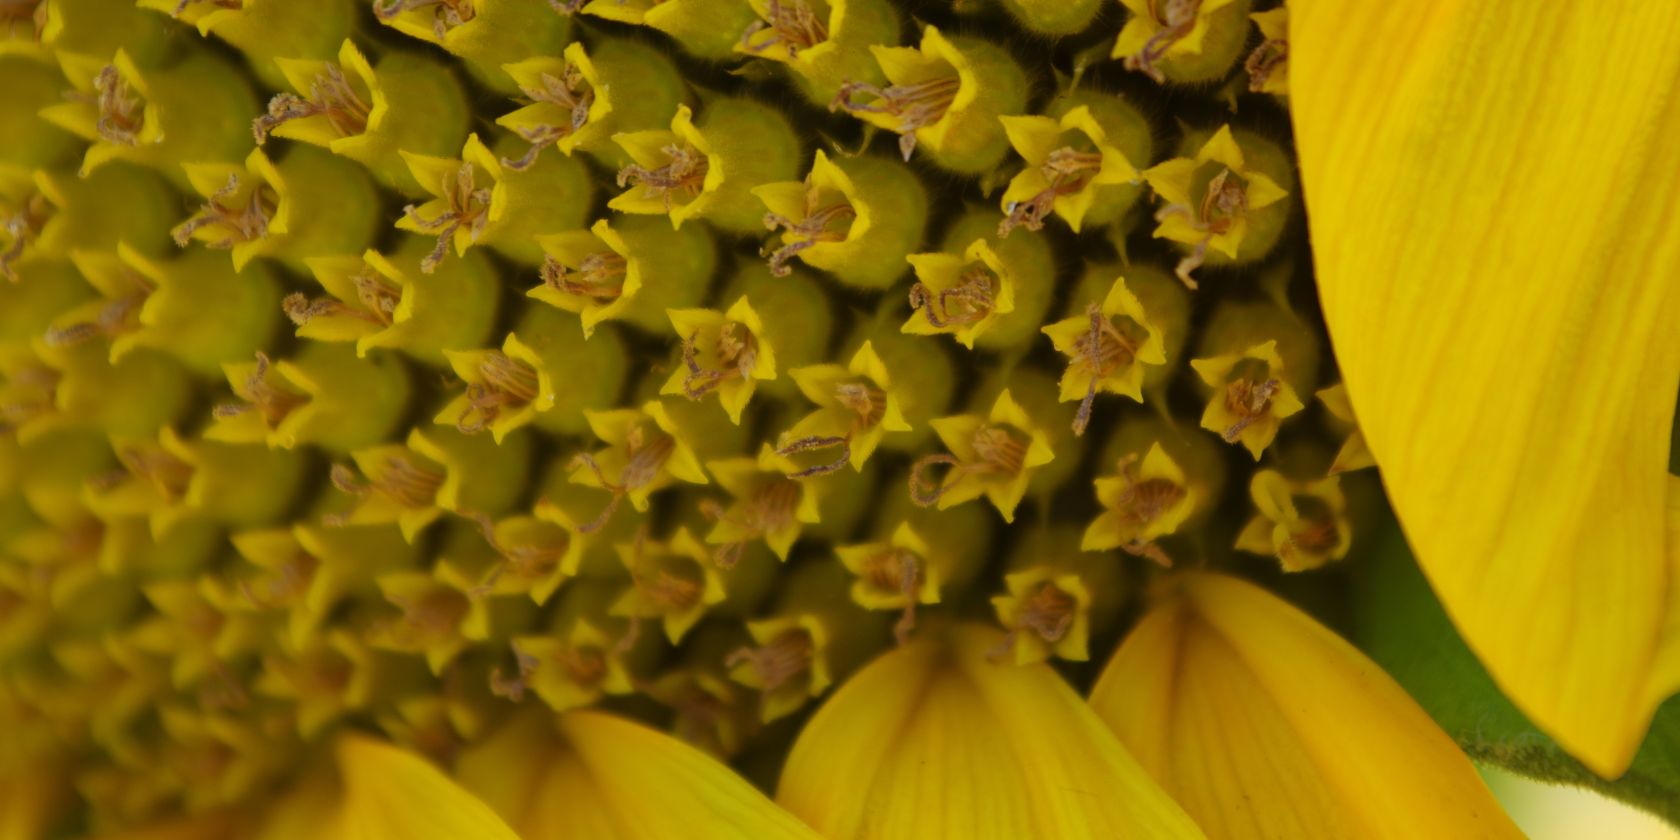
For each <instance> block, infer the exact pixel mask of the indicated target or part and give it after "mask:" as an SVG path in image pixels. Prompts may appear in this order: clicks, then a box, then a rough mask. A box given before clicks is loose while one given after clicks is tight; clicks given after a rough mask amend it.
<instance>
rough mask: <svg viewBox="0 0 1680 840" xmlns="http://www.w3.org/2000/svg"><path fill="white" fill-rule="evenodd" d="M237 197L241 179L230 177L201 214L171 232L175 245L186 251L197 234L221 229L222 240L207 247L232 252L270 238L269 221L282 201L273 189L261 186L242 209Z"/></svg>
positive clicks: (200, 209) (249, 197)
mask: <svg viewBox="0 0 1680 840" xmlns="http://www.w3.org/2000/svg"><path fill="white" fill-rule="evenodd" d="M238 195H239V176H238V175H229V176H228V179H227V183H225V184H223V185H222V188H221V189H219V190H216V191H215V192H214V193H211V195H210V198H209V199H208V200H206V201H205V202H204V205H203V206H202V207H200V208H199V211H198V213H196V214H195V215H193V217H192V218H190V219H188V220H186V221H185V222H182V223H181V224H179V225H176V227H175V230H174V231H172V235H173V236H174V237H175V244H176V245H180V246H182V247H186V245H187V243H189V242H191V241H192V235H193V234H194V233H196V232H198V231H199V230H202V229H204V228H207V227H216V228H219V229H220V230H222V231H223V234H224V235H223V237H222V238H221V239H217V240H215V241H212V242H209V243H206V244H207V246H208V247H211V248H221V249H226V248H232V247H233V246H235V245H238V244H239V243H241V242H251V241H254V240H257V239H261V238H263V237H264V236H267V235H268V223H269V217H270V216H272V215H273V214H274V211H275V208H276V206H277V204H278V201H279V199H278V198H277V197H276V196H275V195H274V190H273V188H271V187H269V186H268V185H267V184H259V185H258V186H257V187H256V188H255V189H252V190H251V194H250V195H249V196H248V197H247V198H246V200H245V202H244V203H243V204H242V205H241V204H239V203H238V202H237V201H236V200H235V198H236V196H238Z"/></svg>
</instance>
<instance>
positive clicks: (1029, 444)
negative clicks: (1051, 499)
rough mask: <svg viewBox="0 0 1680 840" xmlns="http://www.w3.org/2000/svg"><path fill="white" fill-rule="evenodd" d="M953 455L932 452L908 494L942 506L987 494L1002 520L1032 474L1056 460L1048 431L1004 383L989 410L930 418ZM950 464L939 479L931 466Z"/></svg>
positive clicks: (916, 470)
mask: <svg viewBox="0 0 1680 840" xmlns="http://www.w3.org/2000/svg"><path fill="white" fill-rule="evenodd" d="M929 424H930V425H931V426H932V427H933V430H934V432H935V433H936V434H938V435H939V439H940V441H941V442H942V443H943V444H944V445H945V448H946V449H948V450H949V453H950V454H945V455H929V456H926V457H924V458H922V459H921V460H919V461H917V462H916V464H915V466H914V467H912V468H911V472H910V498H911V499H912V500H914V501H915V502H916V504H918V505H922V506H924V507H926V506H931V505H935V504H937V505H938V506H939V508H940V510H944V509H945V508H948V507H951V506H952V505H957V504H961V503H963V502H966V501H970V500H972V499H975V498H978V497H980V496H982V495H984V496H985V497H986V498H987V499H988V500H989V501H990V502H991V503H992V505H993V506H994V507H996V508H997V509H998V512H999V513H1001V514H1003V518H1004V521H1006V522H1013V521H1014V519H1015V508H1016V506H1017V505H1019V504H1020V502H1021V498H1022V497H1023V496H1025V495H1026V493H1027V484H1028V482H1030V481H1031V480H1032V478H1033V475H1034V473H1036V472H1037V471H1038V469H1039V468H1040V467H1042V466H1044V465H1045V464H1048V463H1050V462H1051V461H1052V460H1054V459H1055V452H1054V450H1053V449H1052V448H1051V444H1050V438H1049V436H1048V435H1047V434H1046V433H1045V432H1044V431H1043V430H1042V429H1041V428H1040V427H1039V426H1038V425H1037V424H1036V423H1034V422H1033V419H1032V418H1031V417H1030V416H1028V414H1027V412H1026V410H1025V409H1023V408H1022V407H1021V405H1020V404H1019V403H1017V402H1015V399H1014V398H1013V397H1012V396H1011V395H1010V393H1009V389H1007V388H1005V389H1004V390H1003V391H1002V393H1000V394H999V395H998V398H997V401H996V402H995V403H993V404H992V407H991V411H990V412H989V413H987V414H985V415H979V414H960V415H957V416H954V417H941V418H939V419H937V420H932V421H929ZM941 465H943V466H945V467H947V469H946V470H945V473H944V475H943V476H941V477H940V478H939V479H937V480H935V479H934V478H933V477H932V476H931V474H930V473H931V471H932V470H933V469H934V468H935V467H937V466H941Z"/></svg>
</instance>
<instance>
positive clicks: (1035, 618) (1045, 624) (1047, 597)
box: [986, 581, 1079, 661]
mask: <svg viewBox="0 0 1680 840" xmlns="http://www.w3.org/2000/svg"><path fill="white" fill-rule="evenodd" d="M1078 613H1079V599H1077V598H1075V597H1074V596H1073V595H1070V594H1068V593H1067V592H1064V591H1062V589H1061V587H1058V586H1057V585H1056V584H1055V583H1053V582H1051V581H1045V582H1043V583H1042V584H1040V585H1039V587H1038V589H1037V590H1035V591H1034V592H1033V593H1032V594H1031V595H1029V596H1027V599H1026V602H1025V603H1023V604H1022V605H1021V611H1020V613H1019V614H1017V615H1016V617H1015V624H1014V626H1012V627H1010V628H1009V633H1008V635H1006V636H1004V637H1003V641H1002V642H999V643H998V646H997V647H995V648H993V649H992V650H991V651H989V652H988V653H987V654H986V657H987V658H988V659H991V660H994V661H996V660H1000V659H1002V658H1003V657H1004V655H1005V654H1007V653H1008V652H1009V650H1010V649H1011V648H1013V647H1014V646H1015V643H1016V640H1017V639H1018V638H1019V637H1020V635H1021V634H1022V633H1033V634H1035V635H1037V636H1038V637H1039V638H1040V639H1042V640H1043V641H1044V643H1045V644H1047V645H1052V646H1054V645H1055V644H1056V643H1057V642H1060V641H1061V640H1062V638H1063V637H1065V636H1067V634H1068V631H1069V630H1071V629H1073V622H1074V619H1075V618H1076V617H1077V616H1078Z"/></svg>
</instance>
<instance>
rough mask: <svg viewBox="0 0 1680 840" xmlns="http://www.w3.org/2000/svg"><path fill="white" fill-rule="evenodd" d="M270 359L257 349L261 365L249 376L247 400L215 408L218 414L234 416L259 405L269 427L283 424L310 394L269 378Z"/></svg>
mask: <svg viewBox="0 0 1680 840" xmlns="http://www.w3.org/2000/svg"><path fill="white" fill-rule="evenodd" d="M269 364H270V363H269V359H268V355H267V354H266V353H263V352H261V351H258V352H257V366H256V367H255V368H252V370H251V373H250V375H248V376H246V377H245V383H244V384H245V396H244V399H245V402H242V403H223V404H221V405H218V406H216V407H215V409H214V413H215V415H216V416H217V417H233V416H235V415H238V414H243V413H245V412H246V411H249V410H251V409H253V408H255V409H256V410H257V411H259V412H261V413H262V416H263V422H264V423H265V424H267V425H268V427H269V428H271V429H272V428H274V427H275V426H278V425H280V421H282V420H285V419H286V415H288V414H291V413H292V411H293V410H294V409H296V408H298V407H299V406H301V405H303V404H304V403H307V402H309V397H308V396H306V395H304V394H299V393H297V392H296V391H290V390H287V389H285V388H282V387H280V386H278V385H276V384H274V383H272V382H270V381H269V377H268V374H269Z"/></svg>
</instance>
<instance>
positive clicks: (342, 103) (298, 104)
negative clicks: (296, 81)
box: [251, 62, 373, 146]
mask: <svg viewBox="0 0 1680 840" xmlns="http://www.w3.org/2000/svg"><path fill="white" fill-rule="evenodd" d="M371 113H373V106H372V105H370V104H368V103H367V102H365V101H363V100H362V97H361V96H360V95H358V94H357V93H356V89H355V88H353V87H351V85H350V80H349V79H347V78H345V76H344V70H343V69H341V68H340V67H339V66H338V65H337V64H333V63H331V62H328V63H327V65H326V69H325V70H323V71H322V72H321V73H319V74H316V76H315V79H314V80H313V81H312V82H310V84H309V96H308V97H307V98H305V97H301V96H296V95H294V94H290V93H281V94H276V95H275V96H274V98H272V99H270V100H268V113H266V114H264V115H262V116H260V117H257V118H256V119H255V120H253V121H252V122H251V134H252V135H253V136H255V137H256V139H257V145H259V146H261V145H262V144H263V143H266V142H267V141H268V135H269V132H271V131H273V130H274V129H275V128H276V127H277V126H279V125H281V124H283V123H286V122H289V121H291V120H296V119H302V118H304V117H313V116H316V115H320V116H323V117H326V119H327V124H328V125H330V126H332V129H333V131H334V132H335V133H337V134H338V136H339V137H352V136H355V135H357V134H361V133H362V132H364V131H366V130H367V121H368V115H369V114H371Z"/></svg>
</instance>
